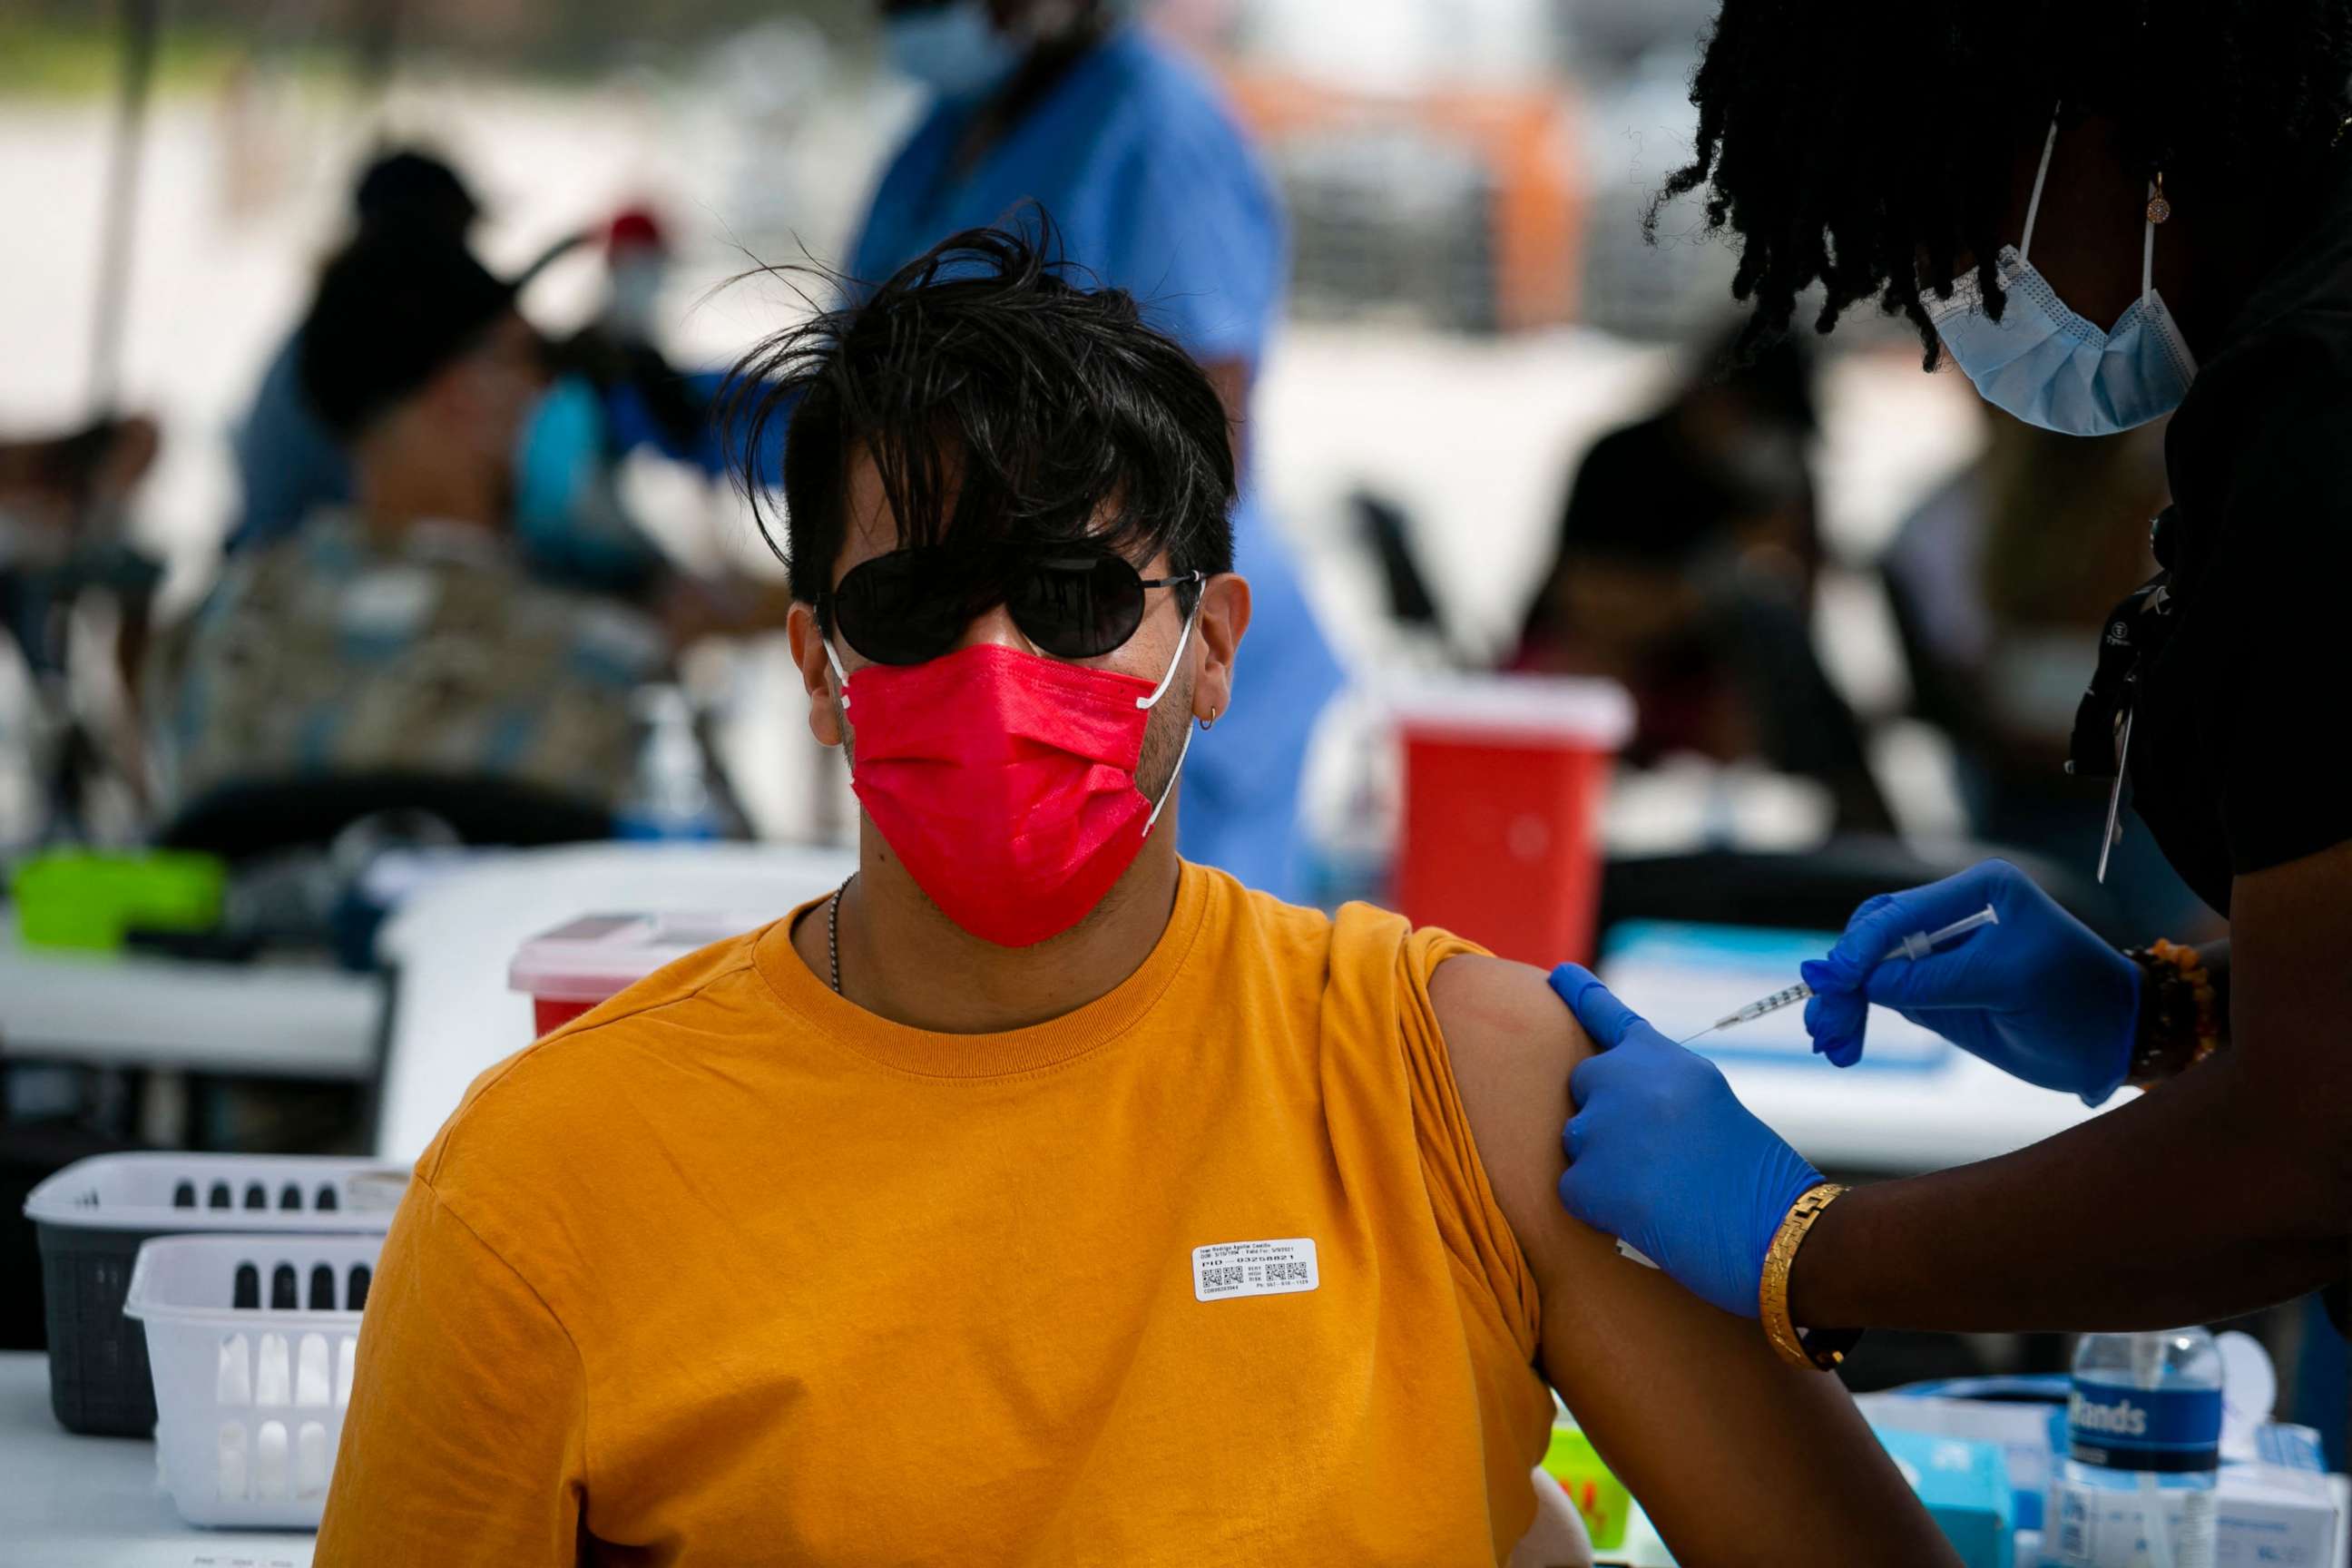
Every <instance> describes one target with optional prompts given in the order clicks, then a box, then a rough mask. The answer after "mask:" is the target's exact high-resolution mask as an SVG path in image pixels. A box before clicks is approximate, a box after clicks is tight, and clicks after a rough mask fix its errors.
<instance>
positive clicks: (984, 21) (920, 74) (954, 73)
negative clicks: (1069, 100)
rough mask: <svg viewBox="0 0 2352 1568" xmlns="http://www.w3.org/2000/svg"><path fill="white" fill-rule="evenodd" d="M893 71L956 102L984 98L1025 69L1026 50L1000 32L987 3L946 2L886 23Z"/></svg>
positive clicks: (970, 0)
mask: <svg viewBox="0 0 2352 1568" xmlns="http://www.w3.org/2000/svg"><path fill="white" fill-rule="evenodd" d="M882 46H883V52H884V53H885V54H886V55H887V57H888V58H889V61H890V65H891V68H893V69H895V70H898V71H900V72H903V73H904V74H906V75H908V76H910V77H913V78H914V79H916V80H917V81H919V82H921V83H922V84H923V85H924V86H926V87H928V88H929V89H931V90H932V91H933V92H935V93H938V94H939V95H940V97H941V98H944V99H948V100H952V101H958V102H962V101H969V100H973V99H979V98H985V97H986V96H988V94H989V93H991V92H992V91H994V90H995V89H997V88H998V87H1000V86H1002V85H1003V82H1004V80H1005V79H1006V78H1008V77H1010V76H1011V75H1012V74H1013V70H1014V68H1016V67H1018V66H1019V65H1020V64H1021V58H1022V50H1021V47H1020V46H1019V45H1018V44H1016V43H1015V42H1014V41H1013V39H1011V38H1008V37H1005V36H1004V35H1003V33H1001V32H999V31H997V28H996V23H995V21H994V19H993V18H992V17H991V16H990V15H989V11H988V0H948V4H946V5H928V6H925V7H923V8H922V9H920V10H915V11H894V12H892V13H890V14H889V15H888V16H885V17H884V18H883V20H882Z"/></svg>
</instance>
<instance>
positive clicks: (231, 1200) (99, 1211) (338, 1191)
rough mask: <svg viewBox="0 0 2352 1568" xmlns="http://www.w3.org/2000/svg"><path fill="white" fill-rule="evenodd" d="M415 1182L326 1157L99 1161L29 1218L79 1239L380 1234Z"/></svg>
mask: <svg viewBox="0 0 2352 1568" xmlns="http://www.w3.org/2000/svg"><path fill="white" fill-rule="evenodd" d="M407 1182H408V1173H407V1171H406V1170H404V1169H403V1168H402V1167H400V1166H397V1165H386V1164H383V1163H381V1162H378V1161H374V1160H352V1159H344V1158H340V1157H338V1156H334V1155H323V1154H172V1153H163V1154H100V1155H97V1156H94V1157H93V1158H90V1159H88V1160H78V1161H76V1162H75V1163H72V1164H70V1165H68V1166H67V1167H66V1168H65V1169H64V1170H62V1171H59V1172H58V1173H57V1174H55V1175H53V1176H51V1177H49V1178H48V1179H47V1180H46V1181H44V1182H43V1183H42V1184H40V1185H39V1186H37V1187H35V1188H34V1189H33V1191H32V1194H31V1195H30V1196H28V1197H27V1198H26V1200H25V1217H26V1218H27V1219H29V1220H31V1221H33V1222H34V1223H35V1224H36V1225H54V1226H71V1227H73V1228H75V1229H78V1230H147V1231H177V1232H194V1231H215V1230H236V1231H257V1230H289V1231H290V1230H307V1231H346V1230H350V1231H363V1230H375V1231H381V1230H383V1229H384V1228H385V1227H387V1226H390V1225H391V1223H392V1211H393V1210H394V1208H397V1207H398V1206H399V1205H400V1195H401V1193H402V1191H403V1190H404V1188H405V1187H406V1185H407Z"/></svg>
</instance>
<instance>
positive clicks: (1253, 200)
mask: <svg viewBox="0 0 2352 1568" xmlns="http://www.w3.org/2000/svg"><path fill="white" fill-rule="evenodd" d="M970 113H971V106H969V105H964V104H955V103H941V104H940V105H939V106H937V107H935V108H934V109H933V110H931V112H930V113H929V115H928V116H927V117H926V118H925V119H924V121H923V122H922V124H921V125H920V126H919V127H918V128H917V130H916V132H915V133H914V135H913V137H912V138H911V139H910V140H909V141H908V142H907V144H906V146H905V147H904V148H902V149H901V150H900V151H899V153H898V156H897V157H896V158H894V159H893V160H892V161H891V163H890V166H889V169H888V171H887V173H886V174H884V175H883V177H882V184H881V186H880V188H879V189H878V190H877V192H876V193H875V196H874V203H873V207H872V210H871V211H870V212H869V213H868V215H867V216H866V227H865V230H864V232H863V233H862V234H861V235H860V236H859V237H858V240H857V243H856V247H855V248H854V249H853V251H852V253H851V259H850V266H849V271H850V275H851V276H852V277H853V278H855V279H858V280H860V281H862V282H866V283H878V282H880V281H881V280H882V279H885V278H887V277H888V276H889V275H890V274H891V273H892V272H894V271H896V270H897V269H898V268H900V267H902V266H904V265H905V264H906V263H908V262H909V261H911V260H913V259H914V258H916V257H918V256H920V255H921V254H923V252H925V251H927V250H929V248H930V247H932V246H934V245H936V244H938V243H939V242H940V240H942V239H944V238H946V237H948V236H949V235H950V234H954V233H956V232H958V231H960V230H962V229H967V228H978V227H984V226H1003V224H1005V223H1006V222H1007V221H1008V220H1009V219H1012V218H1013V217H1014V216H1015V215H1016V213H1017V211H1018V209H1019V208H1020V207H1021V206H1022V205H1023V204H1024V203H1027V202H1034V203H1036V204H1037V205H1039V206H1041V207H1043V208H1044V210H1045V214H1046V215H1047V216H1049V217H1050V218H1051V219H1052V220H1053V223H1054V226H1055V230H1056V231H1057V233H1058V237H1059V240H1060V253H1061V255H1062V256H1064V257H1065V258H1067V259H1068V260H1069V261H1071V262H1072V263H1074V264H1076V267H1078V268H1081V269H1083V270H1084V271H1085V272H1086V273H1087V274H1090V275H1091V276H1092V277H1093V278H1094V279H1097V280H1098V281H1099V282H1101V283H1102V284H1104V285H1106V286H1108V287H1112V288H1118V289H1126V290H1127V291H1128V292H1129V293H1130V294H1132V295H1134V296H1135V298H1136V300H1137V302H1138V303H1139V305H1140V306H1141V307H1142V309H1143V312H1144V319H1145V320H1146V321H1150V323H1151V324H1152V325H1154V326H1156V327H1158V328H1159V329H1160V330H1161V331H1165V332H1167V333H1168V334H1169V335H1170V336H1171V337H1173V338H1174V339H1176V341H1177V342H1181V343H1182V344H1183V345H1184V346H1185V348H1186V349H1188V350H1190V351H1191V353H1192V355H1193V357H1194V358H1196V359H1198V360H1200V361H1202V363H1214V362H1217V361H1230V360H1239V361H1241V362H1243V363H1245V364H1246V365H1247V366H1249V367H1250V369H1251V371H1252V372H1253V373H1254V372H1255V369H1256V367H1257V364H1258V362H1259V360H1260V358H1261V356H1262V354H1263V353H1264V350H1265V340H1266V337H1267V334H1268V333H1269V332H1270V331H1272V330H1273V326H1274V323H1275V321H1276V317H1277V316H1278V314H1279V313H1280V310H1281V308H1282V297H1283V292H1284V288H1285V282H1286V277H1287V272H1288V265H1289V257H1288V247H1287V244H1286V238H1285V236H1284V232H1283V220H1282V209H1281V204H1280V203H1279V201H1278V200H1277V199H1276V195H1275V192H1274V188H1273V185H1272V184H1271V183H1270V182H1269V181H1268V180H1267V178H1266V175H1265V171H1264V170H1263V169H1262V168H1261V167H1260V166H1259V164H1258V162H1257V159H1256V157H1255V154H1254V153H1252V152H1251V150H1250V146H1249V143H1248V142H1247V141H1246V140H1245V139H1244V136H1243V134H1242V132H1241V128H1240V127H1239V126H1237V125H1235V124H1234V121H1233V119H1232V117H1231V115H1230V114H1228V113H1227V111H1226V110H1225V108H1224V105H1223V102H1222V101H1221V100H1220V99H1219V96H1218V93H1217V90H1216V89H1215V88H1214V86H1213V84H1212V83H1211V82H1210V81H1209V80H1208V79H1207V78H1206V77H1205V76H1204V75H1203V74H1202V72H1201V71H1200V70H1199V69H1198V68H1196V67H1194V66H1193V65H1192V64H1191V63H1190V62H1189V61H1186V60H1184V59H1182V58H1180V57H1178V56H1177V55H1175V54H1174V53H1172V52H1171V51H1170V50H1168V49H1166V48H1164V47H1161V46H1160V45H1159V44H1158V43H1156V42H1154V41H1153V40H1152V39H1151V37H1150V36H1149V35H1148V34H1147V33H1145V32H1144V31H1143V30H1142V29H1140V28H1138V27H1132V26H1129V27H1122V28H1119V29H1118V30H1117V31H1115V32H1113V33H1112V34H1111V35H1110V36H1109V37H1107V38H1105V39H1104V40H1103V42H1102V43H1101V44H1100V45H1099V46H1098V47H1096V48H1095V49H1094V50H1093V51H1092V52H1091V53H1089V54H1088V55H1087V56H1086V57H1085V58H1083V59H1081V60H1079V61H1078V62H1077V63H1076V64H1075V65H1074V66H1072V67H1071V68H1070V69H1069V70H1068V72H1067V73H1066V75H1065V76H1064V77H1063V78H1062V79H1061V80H1060V81H1059V82H1057V83H1055V86H1054V88H1053V89H1052V90H1051V91H1050V92H1048V93H1047V94H1046V96H1045V98H1044V99H1042V100H1040V101H1038V102H1037V103H1035V104H1034V105H1033V106H1031V108H1030V110H1029V111H1028V113H1027V114H1026V115H1025V116H1024V119H1023V120H1022V121H1021V122H1020V123H1019V124H1018V125H1016V126H1014V127H1013V129H1012V130H1011V131H1010V132H1007V133H1006V134H1005V135H1004V136H1003V138H1002V139H1000V140H999V141H998V142H996V144H995V145H994V146H992V147H991V148H990V149H989V151H988V152H987V153H986V154H985V155H984V156H983V157H982V159H981V161H980V163H978V164H977V165H976V166H975V167H974V168H972V169H971V171H969V172H968V173H959V172H958V171H956V170H954V169H953V168H952V167H951V166H950V158H951V156H952V153H953V149H954V147H955V144H956V142H957V140H958V139H959V138H960V137H961V134H962V132H963V129H964V126H965V123H966V121H967V118H968V116H969V115H970ZM1234 557H1235V559H1234V568H1235V570H1237V571H1239V572H1240V573H1241V574H1243V575H1244V576H1245V577H1247V578H1248V579H1249V584H1250V595H1251V605H1252V609H1251V617H1250V626H1249V632H1248V635H1247V637H1246V639H1245V640H1244V643H1243V647H1242V658H1241V660H1240V668H1239V669H1238V671H1237V676H1236V680H1235V689H1234V708H1233V711H1232V712H1230V713H1228V714H1225V715H1224V716H1223V717H1221V718H1220V719H1219V720H1218V721H1217V724H1216V728H1215V729H1214V730H1213V731H1211V732H1209V733H1208V734H1205V735H1200V736H1197V737H1195V743H1194V745H1193V747H1192V754H1191V756H1190V758H1189V759H1188V760H1187V761H1186V763H1185V765H1184V789H1183V795H1182V800H1181V805H1180V806H1179V808H1178V810H1179V823H1178V831H1179V833H1180V834H1181V847H1182V849H1183V852H1184V854H1185V855H1186V856H1187V857H1189V858H1192V859H1194V860H1198V861H1202V862H1203V863H1206V864H1209V865H1213V866H1219V867H1222V868H1224V869H1225V870H1227V871H1230V872H1232V873H1233V874H1234V876H1236V877H1238V878H1240V879H1242V880H1243V881H1244V882H1246V883H1248V884H1249V885H1250V886H1252V887H1254V888H1260V889H1265V891H1267V892H1270V893H1273V894H1275V895H1276V897H1279V898H1286V899H1293V900H1303V899H1305V898H1306V897H1307V895H1308V893H1309V892H1310V890H1311V889H1310V886H1309V878H1308V874H1307V866H1306V864H1305V858H1304V856H1303V854H1302V846H1301V839H1300V836H1299V833H1298V823H1297V803H1298V786H1299V781H1300V776H1301V774H1302V773H1303V772H1304V770H1305V765H1306V757H1307V739H1308V736H1309V734H1310V732H1311V731H1312V729H1313V726H1314V722H1315V720H1316V717H1317V715H1318V714H1319V713H1320V712H1321V711H1322V709H1323V706H1324V704H1325V703H1326V702H1327V701H1328V700H1329V698H1330V697H1331V695H1332V693H1333V692H1335V691H1337V690H1338V689H1339V681H1340V677H1339V664H1338V661H1337V660H1336V659H1335V658H1333V657H1332V654H1331V650H1330V647H1329V645H1328V643H1326V642H1325V640H1324V638H1323V635H1322V631H1321V629H1320V628H1319V627H1318V626H1317V625H1316V622H1315V616H1314V612H1313V611H1312V610H1311V609H1310V608H1309V607H1308V605H1307V600H1306V597H1305V595H1303V594H1302V593H1301V592H1300V590H1299V585H1298V578H1297V572H1296V570H1295V569H1294V568H1293V566H1292V564H1291V560H1290V554H1289V551H1288V550H1287V548H1286V546H1285V545H1284V543H1283V542H1282V540H1281V538H1280V537H1279V536H1278V535H1277V534H1276V532H1275V531H1274V529H1273V527H1272V526H1271V524H1270V522H1269V521H1268V520H1267V519H1265V517H1264V516H1263V515H1262V513H1261V511H1260V510H1259V507H1258V504H1257V500H1256V496H1255V485H1254V484H1253V483H1252V482H1251V480H1250V477H1249V476H1248V475H1246V474H1245V475H1244V477H1243V483H1242V498H1241V501H1240V504H1239V505H1238V506H1237V507H1236V508H1235V510H1234Z"/></svg>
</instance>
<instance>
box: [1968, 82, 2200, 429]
mask: <svg viewBox="0 0 2352 1568" xmlns="http://www.w3.org/2000/svg"><path fill="white" fill-rule="evenodd" d="M2057 144H2058V120H2057V117H2056V116H2055V115H2053V116H2052V117H2051V121H2050V135H2049V138H2048V140H2046V141H2044V142H2042V166H2041V168H2040V169H2039V170H2037V171H2036V172H2035V174H2034V176H2033V195H2032V199H2031V200H2029V201H2028V202H2027V203H2026V207H2025V234H2024V236H2023V237H2022V238H2021V240H2020V241H2019V242H2018V243H2017V244H2016V245H2013V246H2003V247H2001V251H2000V256H1999V257H1998V258H1996V259H1995V261H1994V270H1995V272H1996V273H1997V274H1998V275H1999V276H2000V286H2001V289H2002V290H2003V291H2004V293H2006V295H2007V296H2008V298H2007V300H2006V302H2005V303H2004V305H2003V307H2002V310H2001V313H2000V321H1994V320H1993V319H1992V318H1991V317H1990V316H1989V315H1987V314H1985V311H1984V308H1983V301H1982V300H1981V299H1980V297H1979V294H1980V290H1979V288H1978V286H1977V281H1976V277H1975V275H1974V274H1973V273H1971V274H1970V275H1969V276H1968V277H1966V278H1964V279H1961V280H1960V281H1959V283H1958V286H1957V287H1955V288H1954V289H1953V290H1952V297H1951V299H1950V300H1945V301H1942V302H1940V303H1931V305H1930V306H1929V317H1930V319H1931V320H1933V321H1934V322H1935V324H1936V332H1937V336H1938V337H1940V338H1942V339H1943V340H1944V347H1945V348H1946V349H1947V350H1948V351H1949V352H1950V353H1951V356H1952V360H1953V362H1954V363H1957V364H1958V366H1959V367H1960V369H1961V370H1962V371H1964V372H1966V373H1967V374H1968V378H1969V380H1970V381H1972V382H1974V383H1975V384H1976V389H1977V392H1978V394H1979V395H1980V396H1982V397H1983V398H1984V400H1985V401H1986V402H1987V403H1990V404H1991V405H1993V406H1994V407H1996V408H1999V409H2001V410H2003V411H2005V412H2007V413H2010V414H2013V415H2015V416H2017V417H2018V418H2020V419H2022V420H2024V421H2025V422H2026V423H2027V424H2028V425H2038V426H2041V427H2042V429H2044V430H2054V431H2056V432H2058V433H2059V434H2060V435H2062V436H2111V435H2113V434H2115V433H2116V431H2118V430H2128V429H2130V428H2132V426H2136V425H2145V424H2147V422H2148V421H2149V420H2151V419H2155V418H2159V417H2161V416H2164V415H2167V414H2169V413H2171V412H2172V411H2173V410H2174V409H2175V408H2178V407H2179V406H2180V400H2181V398H2182V397H2183V396H2184V395H2187V393H2188V391H2189V382H2190V380H2191V379H2193V378H2194V377H2195V375H2196V374H2197V359H2196V356H2195V355H2193V354H2191V353H2189V344H2188V343H2187V342H2186V341H2184V340H2183V339H2182V337H2181V335H2180V328H2179V324H2178V323H2177V322H2175V321H2173V319H2172V312H2171V311H2170V310H2166V309H2165V306H2164V300H2163V299H2162V297H2161V296H2159V295H2158V293H2157V291H2156V282H2155V267H2156V224H2155V222H2154V221H2153V220H2150V221H2149V222H2148V223H2147V235H2146V237H2145V239H2144V240H2143V242H2142V245H2141V248H2140V265H2139V298H2138V299H2137V300H2133V301H2132V303H2131V305H2130V306H2129V308H2127V309H2126V310H2125V311H2124V313H2123V314H2122V315H2121V316H2119V317H2117V318H2116V324H2115V326H2114V327H2113V328H2112V329H2110V330H2109V331H2104V332H2103V331H2099V329H2098V328H2097V327H2095V326H2094V325H2092V324H2091V323H2090V322H2089V321H2084V319H2083V318H2082V317H2080V316H2078V315H2076V314H2075V313H2074V311H2072V310H2068V309H2067V308H2066V307H2065V305H2064V304H2063V302H2062V301H2061V300H2059V298H2058V295H2057V293H2056V291H2055V290H2053V289H2052V288H2051V287H2050V285H2049V283H2048V282H2047V281H2046V280H2045V279H2043V278H2042V274H2041V273H2039V272H2037V271H2035V270H2034V269H2033V265H2032V263H2031V262H2029V261H2028V260H2026V253H2027V252H2028V251H2029V250H2031V249H2032V246H2033V220H2034V218H2035V217H2036V216H2038V215H2039V214H2040V212H2041V210H2042V181H2043V180H2044V179H2045V178H2046V177H2047V176H2048V175H2049V173H2050V153H2051V150H2052V149H2053V148H2054V147H2056V146H2057ZM2148 194H2149V197H2150V199H2151V201H2153V199H2154V197H2155V195H2156V189H2155V187H2154V186H2153V185H2151V186H2150V187H2149V192H2148Z"/></svg>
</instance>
